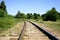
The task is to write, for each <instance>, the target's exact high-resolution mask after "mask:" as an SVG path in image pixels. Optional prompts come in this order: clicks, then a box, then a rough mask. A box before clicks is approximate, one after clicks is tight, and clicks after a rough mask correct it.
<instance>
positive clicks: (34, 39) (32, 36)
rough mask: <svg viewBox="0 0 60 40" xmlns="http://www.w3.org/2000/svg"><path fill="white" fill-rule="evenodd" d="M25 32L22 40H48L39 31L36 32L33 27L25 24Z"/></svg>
mask: <svg viewBox="0 0 60 40" xmlns="http://www.w3.org/2000/svg"><path fill="white" fill-rule="evenodd" d="M26 23H27V24H26V31H25V34H24V36H23V40H49V38H48V37H47V36H45V35H44V34H43V33H42V32H41V31H40V30H38V29H37V28H36V27H35V26H34V25H32V24H31V23H29V22H26Z"/></svg>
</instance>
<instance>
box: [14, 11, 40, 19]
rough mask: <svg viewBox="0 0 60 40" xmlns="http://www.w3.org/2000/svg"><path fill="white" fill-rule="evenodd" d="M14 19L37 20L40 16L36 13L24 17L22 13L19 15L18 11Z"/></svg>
mask: <svg viewBox="0 0 60 40" xmlns="http://www.w3.org/2000/svg"><path fill="white" fill-rule="evenodd" d="M15 18H20V19H39V18H40V14H37V13H33V14H32V13H27V14H26V15H25V14H24V13H21V12H20V11H18V12H17V14H16V16H15Z"/></svg>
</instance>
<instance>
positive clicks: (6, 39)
mask: <svg viewBox="0 0 60 40" xmlns="http://www.w3.org/2000/svg"><path fill="white" fill-rule="evenodd" d="M23 25H24V23H23V22H19V23H18V24H17V25H15V26H14V27H12V28H10V29H9V30H7V31H5V32H3V33H2V34H0V40H18V37H19V34H20V31H21V30H22V28H23Z"/></svg>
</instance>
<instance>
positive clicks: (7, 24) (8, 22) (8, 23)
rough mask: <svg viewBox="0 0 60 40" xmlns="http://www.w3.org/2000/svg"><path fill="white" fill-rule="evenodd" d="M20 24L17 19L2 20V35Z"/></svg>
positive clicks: (0, 27) (0, 25) (0, 31)
mask: <svg viewBox="0 0 60 40" xmlns="http://www.w3.org/2000/svg"><path fill="white" fill-rule="evenodd" d="M17 22H18V20H17V19H15V18H0V33H2V32H3V31H5V30H8V28H11V27H12V26H13V25H15V24H16V23H17Z"/></svg>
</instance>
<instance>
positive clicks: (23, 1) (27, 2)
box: [0, 0, 60, 15]
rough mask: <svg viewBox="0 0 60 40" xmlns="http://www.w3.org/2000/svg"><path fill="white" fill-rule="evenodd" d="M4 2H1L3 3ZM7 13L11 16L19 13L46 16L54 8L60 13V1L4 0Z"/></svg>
mask: <svg viewBox="0 0 60 40" xmlns="http://www.w3.org/2000/svg"><path fill="white" fill-rule="evenodd" d="M1 1H2V0H0V2H1ZM4 1H5V4H6V6H7V11H8V13H9V14H11V15H16V13H17V11H18V10H19V11H20V12H23V13H25V14H26V13H39V14H44V13H46V12H47V11H48V10H50V9H51V8H52V7H55V8H56V10H57V11H58V12H60V0H4Z"/></svg>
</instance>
